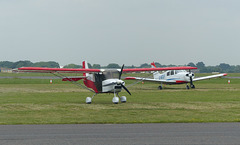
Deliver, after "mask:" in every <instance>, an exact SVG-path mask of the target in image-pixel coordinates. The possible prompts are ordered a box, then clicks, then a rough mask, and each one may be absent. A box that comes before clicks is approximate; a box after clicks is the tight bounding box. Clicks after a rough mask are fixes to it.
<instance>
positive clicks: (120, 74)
mask: <svg viewBox="0 0 240 145" xmlns="http://www.w3.org/2000/svg"><path fill="white" fill-rule="evenodd" d="M123 68H124V64H123V66H122V68H121V71H120V73H119V80H121V76H122V72H123Z"/></svg>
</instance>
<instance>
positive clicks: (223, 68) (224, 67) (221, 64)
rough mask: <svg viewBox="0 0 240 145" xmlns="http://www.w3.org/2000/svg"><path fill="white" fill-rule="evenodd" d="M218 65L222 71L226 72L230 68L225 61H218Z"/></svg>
mask: <svg viewBox="0 0 240 145" xmlns="http://www.w3.org/2000/svg"><path fill="white" fill-rule="evenodd" d="M219 67H220V68H221V69H222V71H223V72H227V71H229V70H230V69H231V66H230V65H229V64H226V63H220V65H219Z"/></svg>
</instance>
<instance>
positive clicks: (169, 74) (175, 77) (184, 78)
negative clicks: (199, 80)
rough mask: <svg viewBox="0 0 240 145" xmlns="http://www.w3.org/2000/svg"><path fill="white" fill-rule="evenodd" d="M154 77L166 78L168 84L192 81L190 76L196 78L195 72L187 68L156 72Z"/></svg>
mask: <svg viewBox="0 0 240 145" xmlns="http://www.w3.org/2000/svg"><path fill="white" fill-rule="evenodd" d="M153 77H154V79H157V80H164V81H163V82H165V83H168V84H181V83H188V82H190V77H192V79H193V78H194V74H193V73H191V72H187V71H186V70H170V71H166V72H164V73H161V74H160V73H159V72H154V73H153Z"/></svg>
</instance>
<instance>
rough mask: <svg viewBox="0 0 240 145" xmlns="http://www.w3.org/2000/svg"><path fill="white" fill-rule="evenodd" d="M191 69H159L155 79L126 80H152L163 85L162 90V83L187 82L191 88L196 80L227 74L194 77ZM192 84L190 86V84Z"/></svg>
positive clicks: (154, 73) (135, 78)
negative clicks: (161, 70)
mask: <svg viewBox="0 0 240 145" xmlns="http://www.w3.org/2000/svg"><path fill="white" fill-rule="evenodd" d="M151 65H152V67H153V68H157V67H156V65H155V63H154V62H153V63H151ZM191 69H197V68H191ZM191 69H187V70H189V71H186V69H184V70H167V71H165V72H163V73H159V72H158V71H155V72H153V79H152V78H142V77H126V78H125V80H142V81H150V82H157V83H160V84H161V85H160V86H159V87H158V89H159V90H162V89H163V87H162V84H168V85H173V84H186V88H187V89H189V88H190V87H191V88H193V89H194V88H195V85H194V84H193V82H195V81H201V80H206V79H211V78H217V77H223V76H226V75H227V74H226V73H222V74H217V75H210V76H205V77H198V78H194V73H193V72H191ZM188 83H189V84H190V87H189V85H188Z"/></svg>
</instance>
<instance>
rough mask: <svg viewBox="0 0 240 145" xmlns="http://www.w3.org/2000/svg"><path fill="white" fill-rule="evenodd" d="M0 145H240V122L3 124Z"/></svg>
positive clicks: (0, 131)
mask: <svg viewBox="0 0 240 145" xmlns="http://www.w3.org/2000/svg"><path fill="white" fill-rule="evenodd" d="M0 144H1V145H14V144H15V145H42V144H44V145H48V144H49V145H54V144H56V145H68V144H71V145H78V144H84V145H85V144H90V145H123V144H124V145H127V144H128V145H157V144H165V145H170V144H176V145H186V144H192V145H196V144H211V145H225V144H228V145H231V144H240V124H239V123H163V124H79V125H0Z"/></svg>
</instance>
